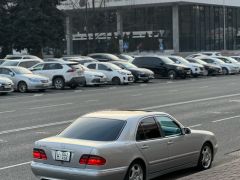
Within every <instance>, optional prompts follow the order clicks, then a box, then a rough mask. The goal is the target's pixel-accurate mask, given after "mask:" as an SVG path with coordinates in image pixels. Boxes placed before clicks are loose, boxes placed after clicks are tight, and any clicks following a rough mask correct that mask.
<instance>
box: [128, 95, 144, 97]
mask: <svg viewBox="0 0 240 180" xmlns="http://www.w3.org/2000/svg"><path fill="white" fill-rule="evenodd" d="M142 95H143V94H132V95H131V96H133V97H138V96H142Z"/></svg>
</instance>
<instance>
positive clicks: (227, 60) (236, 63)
mask: <svg viewBox="0 0 240 180" xmlns="http://www.w3.org/2000/svg"><path fill="white" fill-rule="evenodd" d="M215 58H218V59H220V60H222V61H224V62H225V63H229V64H233V65H235V66H237V67H238V68H239V72H240V62H238V61H237V60H235V59H234V58H231V57H227V56H217V57H215Z"/></svg>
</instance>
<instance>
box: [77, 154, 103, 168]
mask: <svg viewBox="0 0 240 180" xmlns="http://www.w3.org/2000/svg"><path fill="white" fill-rule="evenodd" d="M79 163H80V164H85V165H91V166H102V165H104V164H106V159H104V158H103V157H100V156H95V155H87V154H86V155H82V157H81V158H80V160H79Z"/></svg>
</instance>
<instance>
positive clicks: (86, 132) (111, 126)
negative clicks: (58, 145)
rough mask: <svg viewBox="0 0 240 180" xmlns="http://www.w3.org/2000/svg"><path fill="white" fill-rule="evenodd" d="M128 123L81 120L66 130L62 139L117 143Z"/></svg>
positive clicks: (93, 119)
mask: <svg viewBox="0 0 240 180" xmlns="http://www.w3.org/2000/svg"><path fill="white" fill-rule="evenodd" d="M125 123H126V121H123V120H115V119H102V118H80V119H78V120H77V121H75V122H74V123H73V124H71V125H70V126H69V127H68V128H67V129H65V130H64V131H63V132H62V133H61V134H59V136H60V137H64V138H71V139H82V140H90V141H115V140H117V138H118V137H119V135H120V133H121V131H122V129H123V128H124V125H125Z"/></svg>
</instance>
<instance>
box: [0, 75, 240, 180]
mask: <svg viewBox="0 0 240 180" xmlns="http://www.w3.org/2000/svg"><path fill="white" fill-rule="evenodd" d="M239 78H240V76H239V75H230V76H213V77H203V78H194V79H185V80H174V81H170V80H168V79H155V80H153V82H151V83H147V84H145V83H134V84H131V85H128V86H109V85H106V86H101V87H99V88H95V87H87V88H83V87H80V88H78V89H75V90H71V89H66V90H62V91H57V90H53V89H50V90H47V91H46V92H45V93H41V92H31V93H25V94H21V93H12V94H9V95H7V96H1V97H0V116H1V118H0V122H1V126H0V147H1V148H0V162H1V165H0V176H1V179H4V180H13V179H14V180H17V179H19V180H22V179H24V180H33V179H36V178H35V177H34V176H33V174H32V172H31V169H30V165H29V164H30V161H31V159H32V148H33V143H34V142H35V141H36V140H39V139H42V138H44V137H48V136H52V135H56V134H58V133H59V132H61V130H63V129H64V128H65V127H66V126H67V125H69V124H70V123H71V122H72V121H73V120H74V119H76V118H77V117H79V116H80V115H83V114H85V113H88V112H92V111H97V110H104V109H142V110H150V111H164V112H167V113H169V114H172V115H173V116H175V117H176V118H177V119H178V120H180V122H181V123H182V124H183V125H185V126H187V127H190V128H192V129H203V130H209V131H212V132H214V133H215V134H216V137H217V139H218V143H219V151H218V153H217V156H216V159H215V160H214V166H219V165H221V164H223V163H226V162H229V161H231V160H233V159H236V154H235V155H231V152H233V151H236V150H239V149H240V145H239V137H240V132H239V127H240V125H239V122H240V114H239V111H240V106H239V103H240V92H239V89H240V84H239ZM192 173H196V171H194V170H190V171H180V172H177V173H173V174H168V175H165V176H163V177H161V178H159V179H178V178H180V177H185V176H188V175H189V174H192Z"/></svg>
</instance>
